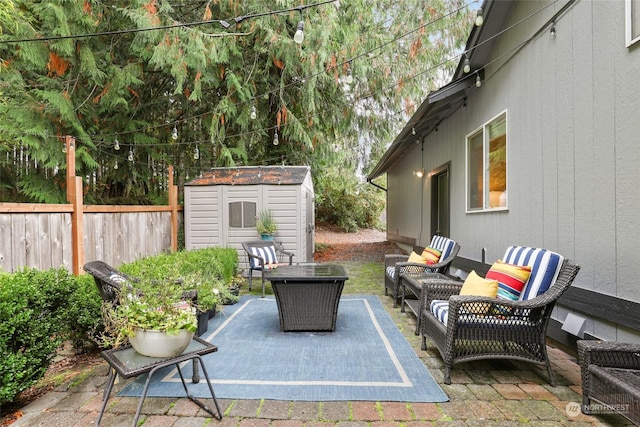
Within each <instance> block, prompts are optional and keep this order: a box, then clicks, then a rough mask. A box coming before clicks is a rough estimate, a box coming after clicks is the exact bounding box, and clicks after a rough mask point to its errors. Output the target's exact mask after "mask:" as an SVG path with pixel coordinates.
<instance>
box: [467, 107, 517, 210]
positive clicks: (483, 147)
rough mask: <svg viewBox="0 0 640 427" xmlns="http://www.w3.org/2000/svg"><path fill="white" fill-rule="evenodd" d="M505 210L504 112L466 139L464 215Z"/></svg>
mask: <svg viewBox="0 0 640 427" xmlns="http://www.w3.org/2000/svg"><path fill="white" fill-rule="evenodd" d="M506 208H507V113H506V112H504V113H502V114H500V115H499V116H498V117H496V118H494V119H493V120H491V121H489V122H488V123H485V124H484V125H483V126H482V127H481V128H480V129H478V130H476V131H474V132H473V133H471V134H470V135H468V136H467V212H482V211H488V210H497V209H506Z"/></svg>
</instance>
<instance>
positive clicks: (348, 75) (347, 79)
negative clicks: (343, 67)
mask: <svg viewBox="0 0 640 427" xmlns="http://www.w3.org/2000/svg"><path fill="white" fill-rule="evenodd" d="M345 81H346V82H347V84H348V85H350V84H351V83H353V73H352V72H351V63H349V69H348V70H347V78H346V80H345Z"/></svg>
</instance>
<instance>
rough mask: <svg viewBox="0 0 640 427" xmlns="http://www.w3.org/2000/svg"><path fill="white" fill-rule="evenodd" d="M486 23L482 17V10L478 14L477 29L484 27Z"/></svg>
mask: <svg viewBox="0 0 640 427" xmlns="http://www.w3.org/2000/svg"><path fill="white" fill-rule="evenodd" d="M483 23H484V17H483V16H482V8H480V9H478V13H477V14H476V27H480V26H482V24H483Z"/></svg>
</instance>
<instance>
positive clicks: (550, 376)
mask: <svg viewBox="0 0 640 427" xmlns="http://www.w3.org/2000/svg"><path fill="white" fill-rule="evenodd" d="M547 374H548V375H549V384H550V385H551V387H555V386H556V382H555V380H554V379H553V372H552V371H551V363H549V362H548V361H547Z"/></svg>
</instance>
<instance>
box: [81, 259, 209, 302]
mask: <svg viewBox="0 0 640 427" xmlns="http://www.w3.org/2000/svg"><path fill="white" fill-rule="evenodd" d="M82 268H83V269H84V271H86V272H87V273H89V274H91V275H92V276H93V279H94V281H95V282H96V286H97V287H98V292H99V293H100V297H102V300H103V301H105V302H109V303H111V304H113V305H114V306H115V305H118V303H119V298H120V293H121V292H122V290H123V289H122V287H123V286H126V288H127V292H129V293H131V294H140V291H138V290H136V289H135V284H136V283H138V282H140V279H138V278H137V277H132V276H129V275H128V274H125V273H123V272H122V271H119V270H116V269H115V268H113V267H112V266H110V265H109V264H107V263H106V262H104V261H91V262H88V263H86V264H85V265H84V266H83V267H82ZM177 282H178V283H179V282H180V280H179V279H177ZM182 298H183V299H184V300H189V301H190V302H191V303H192V304H193V305H197V303H198V292H197V291H195V290H187V291H184V293H183V294H182Z"/></svg>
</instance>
